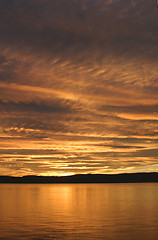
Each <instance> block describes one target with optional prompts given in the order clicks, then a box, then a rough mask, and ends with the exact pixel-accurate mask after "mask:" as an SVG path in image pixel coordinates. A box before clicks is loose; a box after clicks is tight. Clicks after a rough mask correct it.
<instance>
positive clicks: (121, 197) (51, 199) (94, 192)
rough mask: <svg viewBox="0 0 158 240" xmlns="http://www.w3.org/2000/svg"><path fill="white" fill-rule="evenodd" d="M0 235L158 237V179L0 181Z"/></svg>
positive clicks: (117, 239) (9, 239)
mask: <svg viewBox="0 0 158 240" xmlns="http://www.w3.org/2000/svg"><path fill="white" fill-rule="evenodd" d="M0 239H3V240H5V239H7V240H12V239H16V240H17V239H21V240H23V239H38V240H40V239H60V240H64V239H66V240H69V239H74V240H77V239H83V240H84V239H91V240H93V239H101V240H102V239H104V240H105V239H107V240H114V239H115V240H128V239H132V240H133V239H136V240H144V239H146V240H156V239H158V183H141V184H139V183H137V184H60V185H58V184H43V185H42V184H22V185H20V184H0Z"/></svg>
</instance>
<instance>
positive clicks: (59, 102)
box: [0, 0, 158, 176]
mask: <svg viewBox="0 0 158 240" xmlns="http://www.w3.org/2000/svg"><path fill="white" fill-rule="evenodd" d="M126 172H128V173H132V172H158V7H157V4H156V1H155V0H0V175H12V176H23V175H48V176H51V175H54V176H55V175H59V176H60V175H62V176H63V175H72V174H76V173H82V174H85V173H92V174H96V173H101V174H104V173H105V174H106V173H126Z"/></svg>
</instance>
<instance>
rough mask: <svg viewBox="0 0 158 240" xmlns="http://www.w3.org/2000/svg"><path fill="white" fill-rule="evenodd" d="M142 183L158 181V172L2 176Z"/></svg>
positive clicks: (13, 180) (21, 179)
mask: <svg viewBox="0 0 158 240" xmlns="http://www.w3.org/2000/svg"><path fill="white" fill-rule="evenodd" d="M137 182H138V183H140V182H158V173H157V172H152V173H123V174H77V175H72V176H64V177H56V176H51V177H50V176H30V175H29V176H23V177H12V176H0V183H137Z"/></svg>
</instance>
